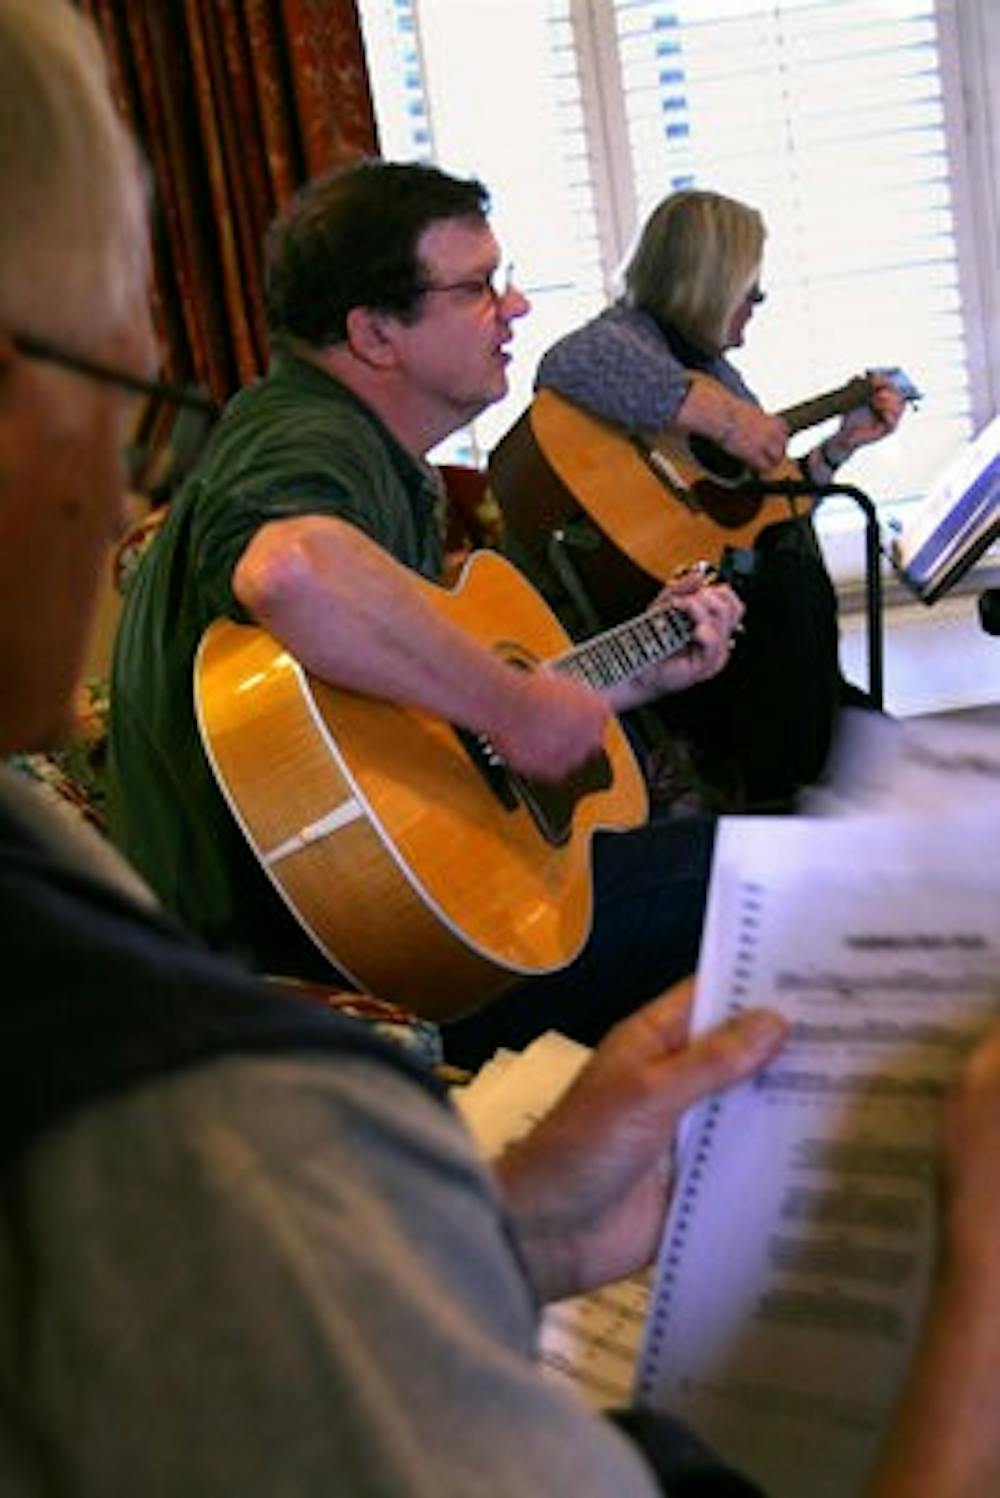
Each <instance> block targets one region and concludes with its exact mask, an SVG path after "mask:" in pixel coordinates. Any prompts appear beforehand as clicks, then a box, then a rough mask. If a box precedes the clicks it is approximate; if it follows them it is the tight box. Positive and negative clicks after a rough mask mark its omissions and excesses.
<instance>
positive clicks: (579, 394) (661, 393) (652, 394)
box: [535, 302, 757, 432]
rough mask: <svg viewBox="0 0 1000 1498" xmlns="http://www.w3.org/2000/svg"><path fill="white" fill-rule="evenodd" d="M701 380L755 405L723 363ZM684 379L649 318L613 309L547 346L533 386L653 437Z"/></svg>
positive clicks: (686, 372) (667, 419) (681, 393)
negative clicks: (712, 382)
mask: <svg viewBox="0 0 1000 1498" xmlns="http://www.w3.org/2000/svg"><path fill="white" fill-rule="evenodd" d="M702 373H704V374H707V375H709V376H711V378H712V379H714V380H718V382H719V384H720V385H723V386H725V388H726V389H727V390H728V391H730V393H731V394H733V395H735V396H737V397H738V398H739V399H740V400H746V401H752V402H753V403H754V404H755V405H756V404H757V401H756V397H755V396H754V395H753V393H752V392H751V390H750V389H749V387H748V386H747V385H746V383H745V382H744V380H743V378H742V376H741V375H740V373H739V371H738V370H737V369H735V368H734V366H733V365H732V364H730V363H729V361H728V359H725V358H722V357H718V358H715V359H712V360H711V361H709V363H708V364H707V365H706V367H705V368H704V370H703V371H702ZM690 380H691V371H690V369H688V368H687V366H686V365H685V364H683V363H682V362H681V360H680V359H678V358H677V357H676V355H675V354H674V353H673V352H672V350H671V348H670V346H669V344H668V343H667V341H666V339H665V338H664V336H663V334H662V332H661V331H660V329H659V327H658V326H657V324H656V323H655V322H654V321H653V319H652V318H651V317H650V316H649V315H648V314H647V313H645V312H641V311H639V310H638V308H635V307H629V306H628V305H627V304H626V303H625V302H618V303H616V304H615V306H613V307H609V308H608V309H607V310H606V311H605V312H602V313H600V314H599V315H598V316H597V317H595V318H593V319H592V320H591V321H590V322H588V323H585V324H584V325H583V327H581V328H577V329H576V331H575V332H572V333H568V334H567V335H566V337H565V338H561V339H560V340H559V342H558V343H555V344H553V346H552V348H550V349H549V351H548V352H547V353H546V354H544V355H543V356H542V360H541V363H540V364H539V366H538V374H537V376H536V381H535V384H536V388H537V389H543V390H554V391H555V392H556V393H557V394H558V395H564V396H565V397H566V399H567V400H571V401H573V402H575V404H576V405H578V406H583V407H584V408H585V409H586V410H588V411H592V412H593V413H594V415H595V416H601V417H603V418H604V420H605V421H611V422H614V423H616V425H618V426H623V427H626V428H629V429H636V430H640V431H647V432H658V431H660V430H661V429H662V428H663V427H668V426H670V425H671V424H672V423H673V422H674V420H675V419H676V416H677V412H678V409H679V408H680V406H681V405H682V404H683V401H684V397H685V396H686V395H687V392H688V386H689V384H690Z"/></svg>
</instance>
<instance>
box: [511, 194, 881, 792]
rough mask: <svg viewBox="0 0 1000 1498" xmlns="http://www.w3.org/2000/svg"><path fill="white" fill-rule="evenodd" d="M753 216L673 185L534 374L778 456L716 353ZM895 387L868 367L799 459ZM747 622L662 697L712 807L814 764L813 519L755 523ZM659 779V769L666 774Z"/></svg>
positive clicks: (742, 299)
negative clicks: (698, 673)
mask: <svg viewBox="0 0 1000 1498" xmlns="http://www.w3.org/2000/svg"><path fill="white" fill-rule="evenodd" d="M765 233H766V231H765V227H764V222H763V219H762V218H761V215H760V214H759V213H758V212H757V210H756V209H754V208H751V207H748V206H747V205H746V204H744V203H740V202H737V201H736V200H735V199H733V198H728V197H724V196H723V195H722V194H721V193H716V192H705V191H701V190H694V189H692V190H686V191H682V192H676V193H673V194H671V195H670V196H669V197H667V198H665V199H664V200H663V201H662V202H661V203H660V204H659V205H658V207H657V208H655V209H654V210H653V212H652V214H651V215H650V217H649V218H648V220H647V221H646V223H645V225H644V227H643V229H642V231H641V233H640V235H639V239H638V242H637V244H636V248H635V250H634V252H633V254H632V256H631V258H630V260H629V262H628V264H627V266H626V268H625V272H624V292H623V295H622V297H621V299H620V300H619V301H617V302H616V303H615V304H614V305H613V306H611V307H609V308H607V309H606V310H605V311H604V312H602V313H600V314H599V315H598V316H597V317H595V318H594V319H593V320H592V321H590V322H589V323H586V324H585V325H584V326H583V327H581V328H579V329H577V330H576V331H575V332H572V333H570V334H569V335H568V336H566V337H565V338H563V339H561V340H560V342H558V343H557V344H555V345H554V347H553V348H551V349H550V350H549V351H548V353H547V354H546V355H545V356H544V358H543V359H542V361H541V364H540V366H539V370H538V380H537V383H538V385H539V386H540V387H545V388H549V389H552V390H555V391H557V392H558V393H559V394H561V395H563V396H565V397H566V398H567V399H569V400H571V401H573V402H575V403H576V404H578V405H580V406H583V407H585V408H586V409H587V410H589V411H591V412H593V413H594V414H595V415H598V416H601V417H603V418H604V419H605V420H608V421H612V422H615V423H618V424H620V425H621V426H623V427H628V428H641V429H644V430H647V431H658V430H661V429H662V428H665V427H676V428H679V429H680V430H682V431H685V432H689V433H692V434H696V435H700V436H704V437H708V438H711V439H712V440H713V441H714V442H716V443H718V444H719V445H720V446H721V447H722V448H723V449H724V450H725V451H726V452H727V453H729V454H731V455H732V456H733V457H735V458H738V459H740V460H741V461H742V462H744V463H746V464H748V465H749V466H750V467H751V468H752V469H754V470H755V471H756V472H759V473H766V472H768V471H769V470H771V469H773V468H774V467H776V466H777V464H778V463H779V462H781V460H782V458H783V457H784V456H785V448H786V444H787V441H788V431H787V429H786V427H785V424H784V422H783V421H782V420H781V418H780V417H778V416H774V415H771V414H769V413H768V412H767V411H766V410H764V409H762V407H761V406H760V404H759V402H758V401H757V399H756V397H755V396H754V395H753V393H752V392H751V391H750V390H749V389H748V387H747V385H746V384H745V383H744V381H743V379H742V377H741V376H740V374H739V372H738V370H737V369H736V367H735V366H734V365H733V364H732V363H731V362H730V359H729V357H728V355H729V352H730V351H731V350H733V349H738V348H740V347H741V346H742V344H743V341H744V337H745V335H746V333H747V329H748V326H749V325H750V323H751V319H752V318H753V316H754V313H755V310H756V309H757V308H759V307H760V305H761V304H762V303H763V301H764V300H765V293H764V290H763V289H762V272H763V259H764V241H765ZM902 409H903V399H902V397H901V395H900V394H899V392H898V391H897V389H896V388H895V386H894V385H893V384H892V383H891V382H890V381H889V380H887V379H885V378H884V377H881V376H875V377H873V381H872V395H871V400H870V403H869V404H867V405H865V406H862V407H859V408H858V409H856V410H853V411H850V412H848V414H847V415H846V416H845V417H844V418H843V420H842V421H841V424H840V427H839V429H838V430H837V431H836V432H834V433H833V435H832V436H829V437H827V438H826V439H825V441H823V442H821V443H819V444H818V445H817V446H816V447H815V448H813V450H812V451H811V452H809V453H808V454H807V455H806V456H805V457H804V458H803V459H802V460H801V463H802V468H803V472H804V475H805V476H806V477H807V478H808V479H810V480H811V481H813V482H815V483H818V484H825V483H828V482H829V481H830V480H831V478H832V476H833V474H834V472H835V471H836V470H837V469H838V468H839V467H840V466H841V464H843V463H845V462H846V461H847V459H848V458H849V457H850V456H851V454H852V453H853V452H855V451H856V449H858V448H859V447H862V446H864V445H865V444H867V443H870V442H876V441H878V440H879V439H880V438H882V437H885V436H887V435H888V434H889V433H890V432H891V431H893V430H894V428H895V426H896V424H897V422H898V421H899V418H900V415H901V413H902ZM748 565H749V567H750V569H751V571H750V576H749V579H748V582H747V585H746V589H747V604H748V608H747V615H746V619H745V625H746V634H745V638H744V639H743V641H742V642H741V644H740V646H739V649H738V650H737V651H736V652H735V653H734V657H733V660H732V662H731V663H730V665H729V666H728V667H727V669H726V671H725V672H723V674H722V675H721V676H720V677H718V678H717V679H716V680H715V681H714V682H712V683H709V684H706V685H705V686H703V687H698V688H697V689H696V690H694V691H692V692H689V693H687V694H685V697H684V699H683V701H680V700H678V701H676V702H671V703H670V704H668V705H664V707H663V708H662V710H659V711H660V718H661V720H662V721H663V722H665V723H666V724H667V726H668V728H669V729H670V731H671V735H672V737H673V741H674V743H677V742H679V741H682V742H683V743H684V744H685V745H686V749H685V753H686V755H687V756H688V757H689V758H690V759H691V760H692V761H693V764H694V766H695V779H696V781H697V784H698V787H699V789H700V790H701V791H702V793H703V794H704V795H705V796H706V797H707V799H708V800H709V802H710V803H711V804H713V805H715V806H717V807H718V808H720V809H723V810H738V809H744V808H752V809H781V808H784V807H787V806H789V805H791V804H793V802H794V797H795V795H796V793H797V791H798V790H799V789H800V788H801V787H803V786H804V785H807V784H808V783H810V782H811V781H813V780H815V779H816V778H817V777H818V776H819V775H820V774H821V772H822V770H823V766H824V764H825V762H826V759H827V755H828V753H829V748H830V744H831V740H832V735H833V732H834V728H835V723H836V717H837V712H838V710H839V707H840V705H841V704H842V703H843V702H844V701H845V700H853V701H857V700H859V699H860V698H861V694H860V693H858V692H857V689H856V688H852V687H850V686H849V685H848V684H847V683H846V682H844V681H843V679H842V677H841V674H840V668H839V660H838V631H837V603H836V596H835V593H834V589H833V585H832V583H831V581H830V578H829V576H828V574H827V571H826V567H825V566H824V563H823V560H822V557H821V555H820V552H819V548H818V546H817V544H816V540H815V536H814V534H813V531H812V527H811V524H810V522H809V521H808V520H806V519H801V520H788V521H785V522H783V523H780V524H778V525H774V526H769V527H768V528H767V529H766V530H765V531H763V532H762V533H761V535H760V537H759V538H758V542H757V546H756V548H755V553H754V555H753V557H752V558H750V559H748ZM671 784H672V782H671Z"/></svg>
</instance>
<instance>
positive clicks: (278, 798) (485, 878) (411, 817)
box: [195, 552, 647, 1020]
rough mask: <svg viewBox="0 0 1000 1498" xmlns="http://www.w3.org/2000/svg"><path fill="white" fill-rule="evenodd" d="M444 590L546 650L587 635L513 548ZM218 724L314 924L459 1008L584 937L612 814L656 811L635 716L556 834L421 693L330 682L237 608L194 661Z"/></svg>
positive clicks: (407, 997) (202, 697)
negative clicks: (406, 703)
mask: <svg viewBox="0 0 1000 1498" xmlns="http://www.w3.org/2000/svg"><path fill="white" fill-rule="evenodd" d="M420 586H422V587H423V588H424V589H425V591H426V594H427V597H428V598H429V599H430V600H431V602H432V603H433V605H434V607H435V608H437V609H438V610H440V611H441V612H442V613H443V614H444V615H446V616H447V617H448V618H450V619H452V620H453V621H454V622H455V623H457V624H458V625H459V626H460V627H461V628H463V629H465V631H466V632H467V633H469V634H471V635H472V636H473V637H474V638H476V639H477V640H479V641H480V642H481V643H482V644H483V645H485V646H487V647H488V648H490V649H492V650H495V651H497V652H498V653H500V654H501V655H503V656H504V657H505V658H507V659H509V660H511V661H512V662H514V663H517V664H523V665H524V666H526V667H531V666H533V665H534V664H535V663H537V662H538V661H539V660H541V659H544V658H548V657H551V656H556V655H559V654H561V653H562V652H563V651H564V650H565V649H566V648H567V647H568V645H569V641H568V639H567V636H566V634H565V632H564V631H563V630H562V628H561V626H560V625H559V624H558V622H557V621H556V619H555V617H554V616H553V615H552V613H551V612H550V610H549V609H548V608H547V606H546V605H545V604H544V603H543V602H542V600H541V599H540V598H539V597H538V596H537V594H536V593H535V592H534V590H533V589H532V588H531V587H530V586H529V585H528V584H527V583H526V582H525V581H524V580H523V578H522V577H521V576H520V574H519V573H517V572H516V571H515V570H514V568H512V567H511V566H510V565H509V564H507V563H506V562H504V561H503V560H502V559H501V558H500V557H497V556H495V555H493V554H491V553H486V552H482V553H477V554H475V555H474V556H473V558H472V559H471V560H470V562H469V564H468V565H467V567H466V569H465V571H464V572H463V574H462V576H461V578H460V579H459V581H458V584H457V585H456V587H455V588H454V590H452V591H446V590H444V589H441V588H438V587H435V586H434V585H433V584H430V583H421V584H420ZM195 696H196V703H197V709H198V719H199V726H200V729H201V735H202V741H203V743H204V746H205V749H206V752H207V754H208V756H209V759H210V761H211V764H212V767H213V770H214V772H215V775H216V778H217V780H218V783H219V785H220V787H221V789H222V791H223V793H224V795H225V796H226V798H227V800H228V802H229V804H230V806H231V808H232V810H233V813H234V815H235V816H236V818H237V820H238V822H239V823H240V826H241V827H242V829H243V832H244V834H245V835H246V837H247V839H248V840H249V842H250V845H251V847H252V848H253V851H254V853H255V854H256V856H257V858H258V859H259V860H260V862H261V864H262V866H263V867H264V869H265V870H266V872H267V873H268V875H269V876H270V878H271V879H272V881H273V882H274V884H275V887H276V889H277V890H278V892H279V893H280V894H281V896H282V898H283V899H284V900H285V902H286V904H287V905H288V906H289V908H290V909H291V911H292V912H293V914H294V915H295V916H296V918H297V919H298V920H299V922H300V923H301V925H302V926H303V927H304V929H305V930H306V932H307V933H308V934H309V936H310V937H311V938H312V939H313V941H314V942H315V943H316V944H317V946H318V947H320V948H321V950H322V951H323V952H325V953H326V955H327V956H328V958H329V959H330V960H331V961H332V962H333V963H334V964H335V966H336V967H338V968H339V969H340V970H341V971H342V972H344V973H345V974H346V975H347V976H348V977H350V978H351V979H352V981H353V982H355V983H356V984H357V986H358V987H359V988H361V989H363V990H366V991H368V992H371V993H373V994H376V995H378V996H380V997H385V998H389V999H393V1000H396V1001H397V1002H400V1003H404V1004H407V1005H409V1006H410V1007H411V1008H412V1009H414V1010H416V1012H418V1013H420V1014H422V1015H424V1016H426V1017H427V1018H430V1019H434V1020H444V1019H448V1018H451V1017H453V1016H454V1015H456V1014H458V1013H461V1012H462V1011H464V1010H466V1009H469V1008H471V1007H474V1006H475V1005H477V1004H479V1003H481V1002H483V1001H484V1000H486V999H488V998H490V997H491V996H493V995H495V994H496V993H498V992H500V991H501V990H502V989H503V988H505V987H507V986H508V985H509V984H510V983H512V982H513V981H515V979H516V978H517V977H519V976H522V975H525V976H527V975H533V974H541V973H546V972H552V971H555V970H557V969H559V968H561V967H563V966H565V965H566V964H567V963H569V962H571V961H572V959H573V958H574V957H575V956H576V954H577V953H578V952H579V950H580V949H581V947H582V946H583V945H584V943H585V941H586V939H587V936H588V934H589V931H590V925H591V918H592V888H591V852H590V843H591V837H592V834H593V832H594V831H595V830H596V829H597V828H598V827H609V828H626V827H632V826H637V825H639V824H640V823H642V822H643V821H644V820H645V818H646V814H647V803H646V792H645V788H644V784H643V780H642V776H641V773H640V771H639V768H638V766H637V764H636V762H635V759H634V757H633V755H632V751H631V749H630V747H629V744H628V740H627V739H626V737H625V735H624V733H623V731H622V729H621V727H620V725H619V724H618V723H617V721H615V720H612V721H611V723H610V724H609V728H608V731H607V735H606V740H605V755H606V760H607V771H608V773H607V775H606V776H605V777H604V779H606V780H607V781H608V783H607V784H597V785H596V786H595V788H594V789H593V790H592V791H589V792H588V793H587V794H584V795H583V796H581V797H580V799H579V800H577V801H576V802H575V804H574V805H573V807H572V812H571V818H570V826H569V830H568V835H567V836H566V837H565V838H564V839H563V840H561V841H560V840H550V839H549V838H548V837H546V836H545V835H543V833H542V831H540V828H539V825H538V823H537V821H536V819H535V818H534V817H533V816H532V814H531V812H530V810H529V809H528V808H527V806H526V805H525V804H523V803H522V802H520V801H518V802H517V803H516V804H515V805H513V806H510V805H507V804H505V801H504V799H502V798H501V796H500V795H499V794H498V793H497V792H496V791H495V789H494V788H493V787H492V786H491V784H490V782H489V781H488V779H487V777H486V776H485V775H484V773H483V770H482V768H481V766H480V764H479V763H478V762H476V761H475V760H474V758H473V757H470V753H469V752H468V750H467V748H466V747H465V746H464V744H463V742H462V740H461V738H460V737H459V735H458V734H457V733H456V732H455V731H454V730H453V729H452V728H451V727H450V726H449V725H448V724H447V723H444V722H441V721H439V720H437V719H435V718H433V717H431V716H429V715H428V714H425V713H423V712H420V711H417V710H415V709H412V708H405V707H398V706H395V705H394V704H392V703H388V702H384V701H380V700H377V699H375V698H371V697H365V696H362V695H361V694H358V693H354V692H349V691H345V690H341V689H340V688H336V687H331V686H329V685H327V684H325V683H323V682H320V681H318V680H316V679H315V678H314V677H312V676H310V675H309V674H308V673H307V672H306V671H304V670H303V668H302V667H301V666H300V665H299V664H298V662H297V661H295V660H294V659H293V658H292V657H291V656H289V655H288V654H287V652H286V651H284V650H283V649H282V648H281V646H280V645H279V644H278V643H277V642H276V641H275V640H273V639H272V638H271V637H270V636H269V635H267V634H266V633H265V632H264V631H262V630H259V629H255V628H253V627H250V626H242V625H236V624H233V623H232V622H230V621H229V620H219V621H217V622H216V623H215V624H213V625H212V626H211V628H210V629H209V630H208V631H206V634H205V636H204V638H203V640H202V644H201V648H200V650H199V654H198V659H197V663H196V668H195Z"/></svg>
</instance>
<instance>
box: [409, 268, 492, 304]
mask: <svg viewBox="0 0 1000 1498" xmlns="http://www.w3.org/2000/svg"><path fill="white" fill-rule="evenodd" d="M513 289H514V267H513V265H505V266H503V267H502V268H501V267H499V266H498V267H497V269H496V270H494V271H491V272H490V274H489V275H488V276H470V277H469V279H468V280H467V281H446V282H444V283H443V284H441V285H435V284H434V283H431V284H429V285H425V286H421V287H420V292H419V294H420V296H431V295H432V294H433V293H435V292H445V291H453V292H458V293H459V294H460V295H462V296H464V297H465V298H466V300H467V301H469V302H478V303H481V304H485V303H486V302H487V301H489V302H492V303H493V304H494V306H499V305H500V303H501V302H502V301H503V300H504V298H505V297H508V296H510V294H511V292H512V291H513Z"/></svg>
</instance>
